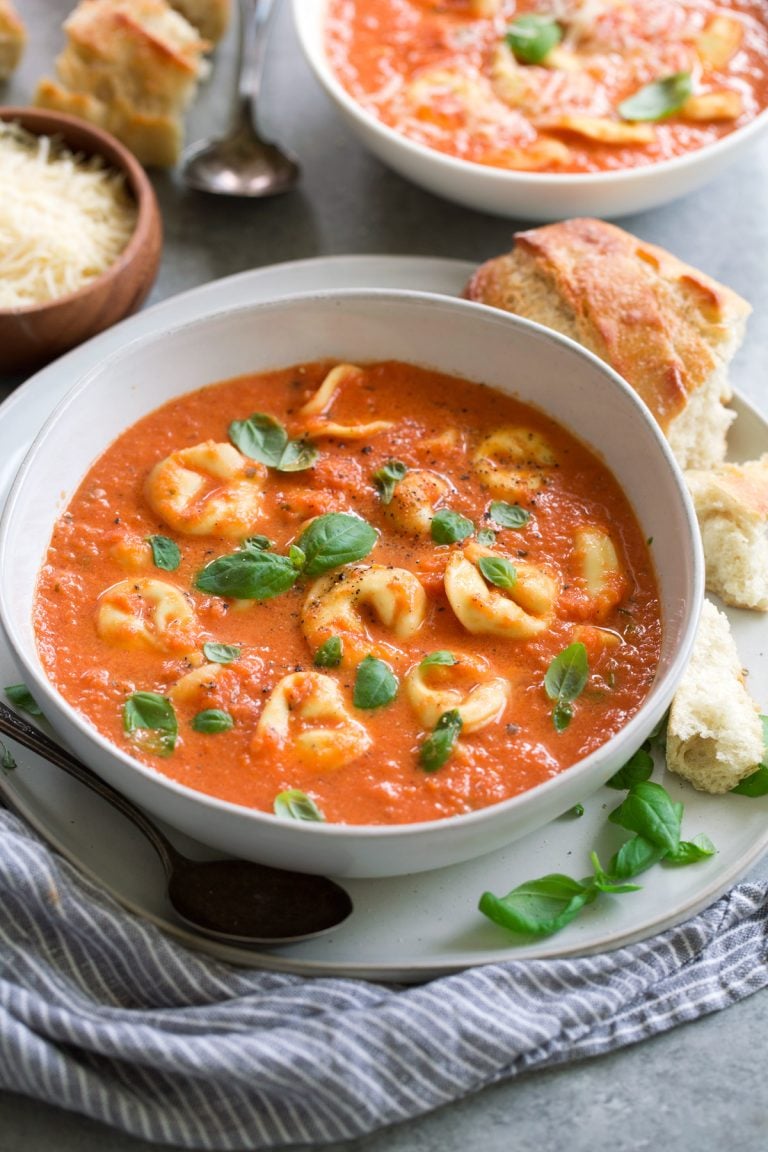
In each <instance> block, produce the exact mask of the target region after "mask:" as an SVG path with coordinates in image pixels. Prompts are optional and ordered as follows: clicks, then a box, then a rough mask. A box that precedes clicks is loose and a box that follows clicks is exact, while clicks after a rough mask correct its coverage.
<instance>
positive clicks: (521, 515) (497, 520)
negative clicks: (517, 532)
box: [490, 500, 531, 528]
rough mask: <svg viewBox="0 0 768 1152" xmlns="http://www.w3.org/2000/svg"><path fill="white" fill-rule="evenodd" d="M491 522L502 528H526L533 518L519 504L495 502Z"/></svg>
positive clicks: (491, 510) (491, 509)
mask: <svg viewBox="0 0 768 1152" xmlns="http://www.w3.org/2000/svg"><path fill="white" fill-rule="evenodd" d="M490 513H491V520H493V522H494V524H498V525H499V526H500V527H501V528H524V527H525V526H526V524H527V523H528V521H529V520H530V518H531V514H530V512H528V511H527V510H526V509H525V508H521V507H520V505H519V504H507V502H506V500H494V501H493V503H492V504H491V507H490Z"/></svg>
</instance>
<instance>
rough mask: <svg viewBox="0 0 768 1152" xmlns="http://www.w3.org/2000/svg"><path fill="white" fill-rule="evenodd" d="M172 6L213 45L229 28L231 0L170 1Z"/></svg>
mask: <svg viewBox="0 0 768 1152" xmlns="http://www.w3.org/2000/svg"><path fill="white" fill-rule="evenodd" d="M170 4H171V7H172V8H175V9H176V11H177V12H180V13H181V15H182V16H183V17H184V19H185V20H188V21H189V23H190V24H193V25H194V26H195V28H197V30H198V32H199V33H200V35H201V36H202V37H203V38H204V39H205V40H208V41H210V43H211V44H216V43H218V41H219V40H221V38H222V36H223V35H224V33H225V32H226V30H227V28H228V26H229V20H230V16H231V5H230V0H170Z"/></svg>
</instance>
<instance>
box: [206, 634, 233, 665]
mask: <svg viewBox="0 0 768 1152" xmlns="http://www.w3.org/2000/svg"><path fill="white" fill-rule="evenodd" d="M240 651H241V650H240V648H239V647H238V645H237V644H215V643H213V642H212V641H210V640H209V641H207V642H206V643H205V644H203V655H204V656H205V658H206V660H210V662H211V663H212V664H232V662H233V661H235V660H239V659H240Z"/></svg>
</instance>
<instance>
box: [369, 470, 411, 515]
mask: <svg viewBox="0 0 768 1152" xmlns="http://www.w3.org/2000/svg"><path fill="white" fill-rule="evenodd" d="M407 471H408V468H407V467H406V465H405V464H403V462H402V460H388V461H387V463H386V464H382V466H381V468H377V469H376V471H375V472H374V474H373V482H374V484H375V485H376V490H377V492H378V493H379V499H380V500H381V502H382V504H389V503H390V501H391V500H392V497H393V496H394V494H395V485H396V484H399V483H400V481H401V480H402V479H403V477H404V476H405V474H406V472H407Z"/></svg>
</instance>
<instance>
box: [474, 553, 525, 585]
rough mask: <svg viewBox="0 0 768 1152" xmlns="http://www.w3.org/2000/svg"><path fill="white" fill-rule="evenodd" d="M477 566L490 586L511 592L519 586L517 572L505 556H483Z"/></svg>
mask: <svg viewBox="0 0 768 1152" xmlns="http://www.w3.org/2000/svg"><path fill="white" fill-rule="evenodd" d="M477 566H478V568H479V569H480V571H481V572H482V574H483V576H484V577H485V579H486V580H487V581H488V583H489V584H495V585H496V587H497V588H503V589H504V591H505V592H511V591H512V589H513V588H514V586H515V584H517V570H516V568H515V566H514V564H510V562H509V560H506V559H505V558H504V557H503V556H481V557H480V559H479V560H478V562H477Z"/></svg>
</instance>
